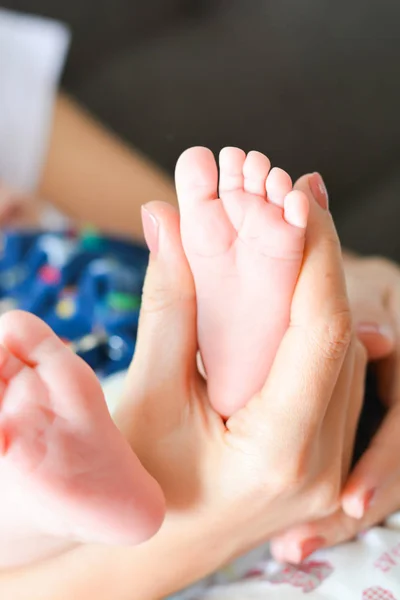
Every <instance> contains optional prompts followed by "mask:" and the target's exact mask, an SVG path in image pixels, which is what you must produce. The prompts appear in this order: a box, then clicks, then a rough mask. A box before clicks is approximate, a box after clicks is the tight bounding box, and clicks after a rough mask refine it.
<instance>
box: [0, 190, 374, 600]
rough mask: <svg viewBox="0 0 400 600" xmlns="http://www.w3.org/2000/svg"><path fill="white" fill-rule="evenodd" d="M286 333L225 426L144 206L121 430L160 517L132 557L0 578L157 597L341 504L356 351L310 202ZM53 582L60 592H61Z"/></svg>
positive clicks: (154, 214) (49, 588)
mask: <svg viewBox="0 0 400 600" xmlns="http://www.w3.org/2000/svg"><path fill="white" fill-rule="evenodd" d="M306 192H307V193H308V195H309V196H310V200H311V204H312V206H311V212H310V225H309V231H308V236H307V240H306V251H305V260H304V267H303V269H302V272H301V275H300V278H299V281H298V285H297V288H296V292H295V297H294V300H293V306H292V314H291V322H290V326H289V329H288V331H287V333H286V335H285V337H284V339H283V341H282V344H281V346H280V348H279V351H278V353H277V357H276V360H275V363H274V365H273V367H272V370H271V373H270V375H269V376H268V380H267V381H266V383H265V385H264V388H263V389H262V390H261V391H260V393H259V394H257V396H256V397H254V398H253V399H252V400H251V401H250V402H249V403H248V405H247V406H246V407H245V408H244V409H242V410H241V411H239V412H238V413H236V414H235V415H233V416H232V417H231V418H230V419H229V420H228V421H227V422H226V423H224V421H223V420H222V419H221V417H220V416H219V415H218V414H216V413H215V412H214V411H213V410H212V408H211V406H210V404H209V401H208V397H207V392H206V385H205V382H204V380H203V379H202V378H201V376H200V375H199V373H198V370H197V366H196V353H197V346H198V344H197V336H196V297H195V290H194V286H193V280H192V277H191V273H190V270H189V268H188V265H187V262H186V259H185V255H184V253H183V250H182V246H181V243H180V235H179V219H178V215H177V213H176V211H175V210H174V209H173V208H172V207H170V206H168V205H164V204H160V203H152V204H150V205H148V206H147V208H146V210H145V211H144V225H145V233H146V239H147V241H148V244H149V246H150V249H151V251H152V255H151V260H150V266H149V269H148V274H147V279H146V284H145V289H144V296H143V304H142V313H141V320H140V327H139V335H138V344H137V349H136V354H135V359H134V362H133V365H132V367H131V370H130V373H129V375H128V380H127V387H126V393H125V399H124V401H123V402H122V405H121V407H120V410H119V412H118V413H117V415H116V417H117V422H118V424H119V426H120V429H121V430H122V431H123V432H124V433H125V435H126V437H127V438H128V439H129V440H130V442H131V444H132V447H133V449H134V450H135V451H136V452H137V454H138V456H139V458H140V459H141V461H142V462H143V464H144V466H145V467H146V468H147V469H148V470H149V472H150V473H151V474H152V475H153V476H155V477H156V479H157V480H158V481H159V483H160V484H161V486H162V488H163V491H164V493H165V496H166V500H167V517H166V520H165V522H164V524H163V526H162V527H161V529H160V531H159V532H158V533H157V534H156V535H155V536H154V537H153V538H152V539H151V540H150V541H148V542H146V543H144V544H142V545H140V546H138V547H136V548H109V547H108V548H104V547H90V546H82V547H79V548H76V549H74V550H72V551H71V552H70V553H69V554H66V555H63V556H62V557H59V558H58V559H54V560H53V561H52V562H50V563H48V564H45V565H41V566H39V567H38V568H37V569H36V570H34V569H31V570H30V571H29V570H27V571H25V572H24V573H21V572H19V573H18V574H17V575H15V577H14V578H13V577H12V576H11V577H8V578H6V579H5V580H4V579H3V580H2V579H1V577H0V592H2V595H3V596H4V597H12V598H14V597H15V598H17V597H24V596H22V595H19V593H20V588H21V586H22V585H23V586H25V588H26V589H29V590H32V589H36V590H40V592H41V600H50V599H51V600H61V598H65V597H78V596H79V597H85V598H86V597H88V598H91V597H96V599H97V600H109V594H110V590H112V595H113V599H114V600H125V599H126V598H129V597H135V598H137V599H138V600H145V599H146V600H147V599H149V600H154V598H160V597H165V596H168V595H169V594H171V593H173V592H174V591H175V590H176V589H178V588H183V587H185V586H186V585H188V584H190V583H192V582H193V581H195V580H197V579H199V578H201V577H203V576H205V575H207V574H209V573H211V572H213V571H214V570H216V569H217V568H218V567H220V566H222V565H223V564H225V563H227V562H228V561H229V560H231V559H233V558H234V557H236V556H238V555H240V554H241V553H243V552H245V551H246V550H248V549H250V548H252V547H254V546H256V545H258V544H260V543H262V542H264V541H265V540H267V539H269V538H270V537H271V535H273V534H274V533H276V532H277V531H280V530H282V529H283V528H285V527H288V526H291V525H294V524H295V523H296V522H298V521H299V520H300V519H304V518H306V519H310V520H311V519H317V518H320V517H324V516H326V515H329V514H331V513H333V512H334V511H335V510H336V509H337V507H338V505H339V498H340V491H341V488H342V482H343V476H344V474H347V472H348V465H349V461H350V457H351V453H352V447H353V438H354V431H355V429H356V423H357V421H358V417H359V412H360V407H361V403H362V399H363V385H364V377H365V365H366V355H365V351H364V350H363V347H362V345H361V344H360V343H359V342H358V341H357V340H356V339H355V337H354V336H353V335H352V326H351V318H350V314H351V313H350V309H349V304H348V300H347V294H346V287H345V281H344V275H343V270H342V259H341V251H340V246H339V242H338V239H337V236H336V232H335V229H334V226H333V223H332V220H331V217H330V215H329V213H328V211H326V210H324V209H323V208H322V207H320V206H319V205H318V204H317V202H315V201H314V200H313V199H312V197H311V192H310V189H309V187H308V184H307V190H306ZM60 581H62V582H63V583H62V585H60Z"/></svg>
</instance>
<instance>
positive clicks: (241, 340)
mask: <svg viewBox="0 0 400 600" xmlns="http://www.w3.org/2000/svg"><path fill="white" fill-rule="evenodd" d="M270 166H271V165H270V161H269V160H268V158H267V157H266V156H264V155H263V154H261V153H259V152H250V153H249V154H248V155H247V156H246V154H245V152H243V150H240V149H238V148H224V149H223V150H222V151H221V154H220V159H219V167H220V170H219V181H218V169H217V165H216V162H215V159H214V156H213V154H212V152H211V151H210V150H208V149H207V148H202V147H198V148H191V149H189V150H187V151H186V152H184V153H183V154H182V156H181V157H180V159H179V160H178V163H177V167H176V174H175V177H176V188H177V194H178V201H179V207H180V215H181V235H182V243H183V246H184V250H185V253H186V256H187V259H188V261H189V264H190V267H191V270H192V273H193V277H194V282H195V286H196V294H197V306H198V336H199V344H200V352H201V356H202V360H203V363H204V366H205V370H206V373H207V381H208V390H209V396H210V399H211V403H212V405H213V406H214V408H215V409H216V410H217V411H218V412H219V413H220V414H221V415H223V416H226V417H228V416H230V415H231V414H232V413H234V412H235V411H236V410H238V409H239V408H241V407H243V406H244V405H245V404H246V402H247V401H248V400H249V399H250V398H251V397H252V395H253V394H254V393H256V392H258V391H259V390H260V389H261V387H262V385H263V383H264V381H265V378H266V376H267V374H268V372H269V370H270V367H271V365H272V362H273V360H274V357H275V354H276V352H277V349H278V346H279V344H280V342H281V340H282V337H283V335H284V333H285V331H286V329H287V327H288V324H289V316H290V306H291V301H292V296H293V292H294V288H295V285H296V281H297V277H298V275H299V271H300V267H301V264H302V259H303V250H304V241H305V231H306V225H307V218H308V209H309V205H308V199H307V197H306V195H305V194H304V193H303V192H300V191H293V189H292V182H291V179H290V177H289V175H288V174H287V173H285V172H284V171H283V170H282V169H278V168H274V169H272V170H271V171H270Z"/></svg>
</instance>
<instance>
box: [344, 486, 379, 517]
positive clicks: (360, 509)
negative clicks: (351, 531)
mask: <svg viewBox="0 0 400 600" xmlns="http://www.w3.org/2000/svg"><path fill="white" fill-rule="evenodd" d="M375 496H376V489H372V490H368V491H367V492H365V493H364V494H360V495H357V496H354V495H352V496H350V497H349V498H345V499H343V502H342V507H343V510H344V512H345V513H346V515H347V516H349V517H351V518H352V519H362V518H363V517H364V515H365V513H366V512H367V511H368V510H369V509H370V508H371V506H373V504H374V501H375Z"/></svg>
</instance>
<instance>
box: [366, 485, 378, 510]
mask: <svg viewBox="0 0 400 600" xmlns="http://www.w3.org/2000/svg"><path fill="white" fill-rule="evenodd" d="M375 496H376V489H373V490H368V492H365V494H364V498H363V508H364V514H365V513H366V512H367V511H368V510H369V509H370V508H371V506H373V505H374V501H375Z"/></svg>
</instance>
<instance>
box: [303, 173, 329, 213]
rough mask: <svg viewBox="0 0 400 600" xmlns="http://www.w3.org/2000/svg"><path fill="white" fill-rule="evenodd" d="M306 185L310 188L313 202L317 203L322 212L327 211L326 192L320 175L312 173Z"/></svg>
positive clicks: (327, 200) (327, 199)
mask: <svg viewBox="0 0 400 600" xmlns="http://www.w3.org/2000/svg"><path fill="white" fill-rule="evenodd" d="M308 184H309V186H310V189H311V191H312V193H313V196H314V198H315V200H316V201H317V202H318V204H319V205H320V207H321V208H323V209H324V210H328V207H329V198H328V192H327V189H326V186H325V183H324V180H323V179H322V177H321V175H320V174H319V173H313V174H312V175H310V177H309V178H308Z"/></svg>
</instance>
